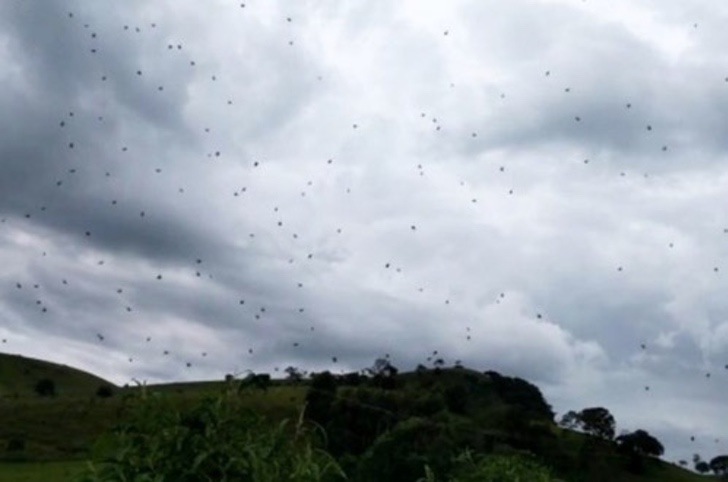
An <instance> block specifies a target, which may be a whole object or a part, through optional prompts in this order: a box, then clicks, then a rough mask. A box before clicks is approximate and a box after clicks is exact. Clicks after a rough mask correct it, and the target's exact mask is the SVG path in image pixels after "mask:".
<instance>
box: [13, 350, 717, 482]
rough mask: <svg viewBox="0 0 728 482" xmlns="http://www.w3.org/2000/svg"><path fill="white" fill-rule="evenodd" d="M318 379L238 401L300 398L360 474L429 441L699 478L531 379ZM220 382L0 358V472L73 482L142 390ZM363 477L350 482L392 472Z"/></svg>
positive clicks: (671, 478)
mask: <svg viewBox="0 0 728 482" xmlns="http://www.w3.org/2000/svg"><path fill="white" fill-rule="evenodd" d="M422 368H424V367H422ZM43 378H48V379H51V380H53V382H54V384H55V385H56V388H57V396H54V397H41V396H38V394H37V393H35V390H34V387H35V384H36V383H37V381H38V380H40V379H43ZM323 378H326V377H323ZM321 380H322V378H321V377H318V376H317V377H314V379H313V380H303V381H300V382H297V383H291V382H285V381H276V380H273V381H271V382H270V384H269V385H268V386H266V387H261V386H258V387H257V388H256V386H254V385H253V386H249V387H246V388H244V389H242V390H240V391H239V392H238V393H237V395H236V397H237V399H238V400H239V401H240V403H241V404H242V406H244V407H245V408H249V409H252V410H253V411H255V412H256V413H259V414H263V415H265V416H266V417H268V418H269V419H271V420H281V419H283V418H289V419H294V418H296V417H297V415H298V414H299V413H300V409H301V407H303V405H304V403H306V404H307V405H306V414H307V416H308V417H309V418H310V419H312V420H313V421H315V422H317V423H319V424H320V425H321V426H323V427H324V428H325V429H326V431H327V437H328V447H327V449H328V450H329V451H330V452H331V453H332V455H334V456H335V457H337V458H338V459H339V460H340V461H341V463H342V466H344V467H345V468H346V469H347V473H348V474H349V473H351V474H356V473H361V474H363V473H367V472H366V470H369V469H371V467H370V468H369V469H367V463H369V462H366V461H367V460H370V461H374V462H371V463H370V465H373V466H375V467H378V466H379V465H382V464H381V463H380V461H378V460H377V459H376V458H377V457H381V456H385V457H387V456H390V455H391V457H394V459H393V460H395V462H396V461H397V460H400V459H404V458H407V457H409V456H413V457H414V458H413V460H414V461H415V462H414V463H415V470H416V471H420V470H421V469H422V468H423V463H422V460H428V459H427V457H428V455H427V454H428V453H430V452H428V450H430V449H431V447H429V446H428V444H431V445H432V444H435V445H436V444H438V443H443V444H445V445H443V446H448V447H455V446H459V445H458V444H463V443H467V444H468V446H471V447H479V448H480V450H481V451H483V452H484V453H491V452H493V453H525V452H528V453H533V454H536V456H537V457H538V458H539V460H541V461H542V462H543V463H545V464H546V465H548V466H550V467H553V468H554V469H555V470H556V472H557V473H558V474H559V475H560V476H561V477H562V478H563V480H567V481H570V482H571V481H574V482H578V481H582V480H583V481H589V482H597V481H599V480H608V481H609V482H619V481H625V482H638V481H643V482H647V481H655V482H657V481H660V482H698V481H704V480H706V478H705V477H703V476H699V475H696V474H694V473H692V472H690V471H686V470H684V469H683V468H681V467H678V466H675V465H673V464H669V463H666V462H664V461H661V460H659V459H654V458H647V459H646V461H645V465H644V470H643V472H642V473H641V474H634V473H630V471H629V470H627V469H626V468H625V467H626V465H625V458H624V456H623V455H621V454H620V453H619V452H618V450H617V446H616V444H614V442H611V441H595V439H594V438H593V437H591V436H589V435H585V434H583V433H579V432H575V431H572V430H566V429H564V428H562V427H559V426H557V425H556V424H555V423H554V422H553V413H552V412H551V407H550V406H549V405H548V404H547V403H546V401H545V400H544V399H543V397H542V396H541V394H540V391H539V390H538V388H537V387H535V386H534V385H531V384H529V383H528V382H526V381H525V380H521V379H518V378H511V377H507V376H502V375H500V374H498V373H496V372H485V373H483V372H477V371H474V370H469V369H466V368H449V369H434V370H433V369H420V370H417V371H414V372H409V373H402V374H398V373H396V372H395V373H385V374H384V375H383V374H381V373H380V374H378V375H376V376H369V377H361V376H359V375H357V374H353V373H352V374H348V375H346V376H333V375H329V379H327V380H329V381H328V382H327V381H326V380H324V382H322V381H321ZM332 380H333V382H332ZM331 383H333V385H331ZM99 386H107V387H110V388H111V389H112V394H111V396H110V397H99V396H98V394H97V390H98V387H99ZM226 388H228V389H229V388H230V385H229V384H227V383H226V382H224V381H204V382H194V383H170V384H160V385H150V386H147V387H125V388H124V387H116V386H114V385H113V384H111V383H109V382H108V381H106V380H103V379H101V378H99V377H96V376H94V375H92V374H89V373H86V372H83V371H81V370H76V369H74V368H71V367H67V366H63V365H57V364H53V363H49V362H45V361H42V360H35V359H30V358H25V357H21V356H17V355H0V393H1V394H2V396H0V480H3V481H6V480H7V481H14V480H17V481H27V482H34V481H41V480H43V481H47V480H53V481H57V482H62V481H65V480H68V481H70V480H73V475H74V473H76V472H77V470H80V469H81V468H82V467H83V465H84V462H83V461H84V460H85V459H87V458H88V457H89V456H90V453H91V452H90V449H91V447H92V446H93V443H94V441H95V440H97V438H98V437H99V436H100V435H102V434H104V433H108V432H109V431H110V430H111V429H112V428H113V427H115V426H117V425H119V424H121V423H123V422H125V421H127V420H128V419H129V416H130V413H131V412H130V408H131V406H132V405H133V404H134V403H135V401H138V400H139V398H140V395H141V393H142V391H146V392H147V393H150V392H151V393H158V394H159V396H161V397H164V398H165V399H166V400H168V401H170V403H171V404H172V406H174V407H175V408H176V409H177V410H180V411H182V412H185V411H189V410H190V409H191V408H193V407H195V406H198V405H199V404H200V402H201V401H202V400H203V399H204V398H205V397H209V396H211V395H213V396H214V395H217V394H220V393H221V392H222V391H224V390H225V389H226ZM263 388H265V389H263ZM418 424H419V425H418ZM412 427H415V429H413V428H412ZM417 427H419V428H417ZM423 430H424V432H423ZM425 432H426V434H425V435H424V436H423V433H425ZM387 444H390V445H387ZM392 444H393V445H392ZM448 444H449V445H448ZM435 445H432V446H433V447H434V446H435ZM398 450H399V451H401V453H400V452H398ZM418 450H419V451H420V452H421V453H419V455H418V453H417V451H418ZM437 450H440V449H437ZM440 451H441V450H440ZM436 452H437V451H435V452H433V453H436ZM382 454H384V455H382ZM413 454H414V455H413ZM3 461H4V462H3ZM396 463H398V462H396ZM362 467H363V468H362ZM365 469H366V470H365ZM357 471H359V472H357ZM417 474H418V475H417V477H421V476H423V475H424V473H423V472H417ZM361 477H363V476H360V478H359V479H356V477H352V479H351V480H378V481H381V482H385V481H386V480H391V479H387V478H383V477H384V476H381V475H378V476H372V477H373V478H370V479H366V478H361ZM417 477H413V478H412V482H414V481H415V480H416V479H417ZM398 480H403V482H405V481H406V480H409V479H398ZM437 480H446V479H444V478H442V479H439V478H438V479H437Z"/></svg>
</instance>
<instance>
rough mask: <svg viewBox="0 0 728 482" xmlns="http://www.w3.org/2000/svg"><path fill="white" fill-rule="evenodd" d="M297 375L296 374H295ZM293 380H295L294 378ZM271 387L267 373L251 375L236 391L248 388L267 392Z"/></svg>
mask: <svg viewBox="0 0 728 482" xmlns="http://www.w3.org/2000/svg"><path fill="white" fill-rule="evenodd" d="M297 375H298V374H297ZM294 378H296V377H295V376H294ZM227 380H228V381H231V380H230V379H227ZM296 381H300V378H296ZM270 385H271V380H270V375H269V374H267V373H251V374H249V375H248V376H247V377H245V379H243V380H242V381H241V382H240V384H239V385H238V391H240V390H243V389H245V388H248V387H253V388H257V389H258V390H262V391H264V392H266V391H268V388H269V387H270Z"/></svg>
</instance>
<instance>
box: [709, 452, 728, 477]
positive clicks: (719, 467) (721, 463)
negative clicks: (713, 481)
mask: <svg viewBox="0 0 728 482" xmlns="http://www.w3.org/2000/svg"><path fill="white" fill-rule="evenodd" d="M708 465H709V466H710V470H712V471H713V473H715V475H718V476H722V477H725V476H728V455H718V456H717V457H713V458H712V459H711V460H710V462H709V464H708Z"/></svg>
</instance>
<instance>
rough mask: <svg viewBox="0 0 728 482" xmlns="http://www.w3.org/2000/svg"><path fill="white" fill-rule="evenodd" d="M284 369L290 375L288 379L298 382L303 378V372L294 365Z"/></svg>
mask: <svg viewBox="0 0 728 482" xmlns="http://www.w3.org/2000/svg"><path fill="white" fill-rule="evenodd" d="M283 371H284V372H286V375H288V380H290V381H292V382H294V383H298V382H300V381H301V380H303V373H302V372H301V370H300V369H298V368H296V367H294V366H289V367H286V369H285V370H283Z"/></svg>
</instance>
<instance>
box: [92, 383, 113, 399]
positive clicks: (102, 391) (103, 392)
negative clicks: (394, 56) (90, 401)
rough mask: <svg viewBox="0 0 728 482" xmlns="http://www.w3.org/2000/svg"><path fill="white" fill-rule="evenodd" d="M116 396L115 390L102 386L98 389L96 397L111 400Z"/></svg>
mask: <svg viewBox="0 0 728 482" xmlns="http://www.w3.org/2000/svg"><path fill="white" fill-rule="evenodd" d="M113 395H114V390H112V388H111V387H110V386H108V385H101V386H99V388H97V389H96V396H97V397H99V398H109V397H111V396H113Z"/></svg>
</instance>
